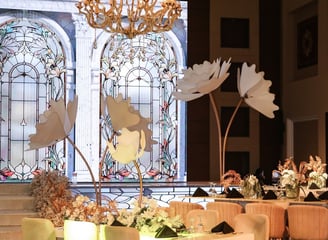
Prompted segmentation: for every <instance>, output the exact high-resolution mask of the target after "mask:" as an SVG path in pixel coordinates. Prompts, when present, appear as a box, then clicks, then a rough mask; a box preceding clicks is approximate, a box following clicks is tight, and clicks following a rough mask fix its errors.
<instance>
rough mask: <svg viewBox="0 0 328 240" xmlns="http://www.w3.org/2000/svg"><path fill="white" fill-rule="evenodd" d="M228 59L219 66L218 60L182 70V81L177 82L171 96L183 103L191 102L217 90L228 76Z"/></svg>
mask: <svg viewBox="0 0 328 240" xmlns="http://www.w3.org/2000/svg"><path fill="white" fill-rule="evenodd" d="M229 67H230V59H229V60H228V61H227V62H226V61H224V62H223V63H222V65H221V62H220V60H219V59H217V60H215V61H213V63H210V62H208V61H204V63H203V64H194V65H193V68H188V69H187V70H182V72H183V73H184V77H183V79H181V80H180V81H178V82H177V89H178V90H179V91H177V92H174V93H173V96H174V97H175V98H176V99H180V100H183V101H191V100H194V99H197V98H200V97H202V96H203V95H205V94H209V93H211V92H212V91H213V90H215V89H217V88H218V87H219V86H220V85H221V84H222V83H223V82H224V80H225V79H226V78H227V77H228V76H229V73H228V72H227V71H228V69H229Z"/></svg>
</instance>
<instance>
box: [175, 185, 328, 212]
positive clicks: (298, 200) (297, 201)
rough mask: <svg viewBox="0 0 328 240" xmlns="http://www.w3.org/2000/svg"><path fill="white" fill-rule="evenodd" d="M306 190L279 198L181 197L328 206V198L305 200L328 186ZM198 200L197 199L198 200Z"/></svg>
mask: <svg viewBox="0 0 328 240" xmlns="http://www.w3.org/2000/svg"><path fill="white" fill-rule="evenodd" d="M264 190H265V191H267V190H276V189H275V188H274V187H272V186H265V188H264ZM303 191H304V192H303V193H302V194H301V195H300V197H298V198H296V199H288V198H286V197H282V198H278V199H265V200H264V199H262V198H227V197H225V195H216V196H199V197H195V196H181V198H188V199H196V200H197V199H198V200H203V201H205V202H206V201H219V202H220V201H221V202H222V201H223V202H235V203H239V204H240V205H242V206H245V205H246V204H247V203H251V202H265V203H272V204H277V205H280V206H282V207H284V208H287V207H288V206H289V205H300V204H301V205H318V206H323V207H326V208H328V200H320V201H304V197H305V195H307V194H308V193H309V192H313V193H314V194H315V195H319V194H320V193H322V192H325V191H328V188H321V189H304V190H303ZM196 202H197V201H196Z"/></svg>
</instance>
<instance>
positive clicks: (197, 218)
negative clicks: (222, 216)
mask: <svg viewBox="0 0 328 240" xmlns="http://www.w3.org/2000/svg"><path fill="white" fill-rule="evenodd" d="M217 224H218V213H217V211H215V210H203V209H194V210H190V211H189V212H188V213H187V215H186V222H185V226H186V228H187V229H191V228H193V229H194V230H195V231H205V232H210V231H211V229H212V228H213V227H215V226H216V225H217ZM200 228H201V229H200Z"/></svg>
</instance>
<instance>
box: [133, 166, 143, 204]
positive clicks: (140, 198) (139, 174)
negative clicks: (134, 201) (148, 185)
mask: <svg viewBox="0 0 328 240" xmlns="http://www.w3.org/2000/svg"><path fill="white" fill-rule="evenodd" d="M133 164H134V166H135V167H136V169H137V172H138V178H139V186H140V189H139V199H138V206H139V207H141V203H142V196H143V184H142V175H141V171H140V167H139V165H138V163H137V160H133Z"/></svg>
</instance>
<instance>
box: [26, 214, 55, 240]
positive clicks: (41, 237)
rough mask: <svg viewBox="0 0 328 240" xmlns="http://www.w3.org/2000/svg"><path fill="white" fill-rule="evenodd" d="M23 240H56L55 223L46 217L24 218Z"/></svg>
mask: <svg viewBox="0 0 328 240" xmlns="http://www.w3.org/2000/svg"><path fill="white" fill-rule="evenodd" d="M21 226H22V227H21V228H22V239H23V240H56V231H55V227H54V225H53V223H52V222H51V221H50V220H49V219H45V218H28V217H25V218H23V219H22V225H21Z"/></svg>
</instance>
